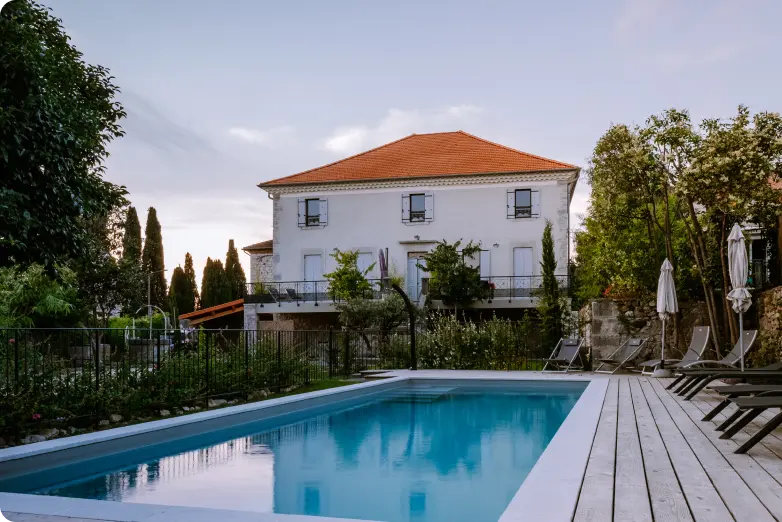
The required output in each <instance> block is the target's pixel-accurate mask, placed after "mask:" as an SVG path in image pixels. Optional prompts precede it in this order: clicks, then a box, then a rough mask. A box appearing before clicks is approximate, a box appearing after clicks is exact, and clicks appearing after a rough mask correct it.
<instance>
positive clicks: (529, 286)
mask: <svg viewBox="0 0 782 522" xmlns="http://www.w3.org/2000/svg"><path fill="white" fill-rule="evenodd" d="M554 277H556V278H557V283H558V284H559V289H560V292H562V294H563V295H569V292H570V276H566V275H558V276H554ZM481 280H482V281H486V283H487V284H488V285H489V291H490V297H489V302H491V300H493V299H508V300H509V301H512V300H513V299H521V298H532V297H538V296H540V295H541V294H542V293H543V276H496V277H495V276H492V277H482V278H481Z"/></svg>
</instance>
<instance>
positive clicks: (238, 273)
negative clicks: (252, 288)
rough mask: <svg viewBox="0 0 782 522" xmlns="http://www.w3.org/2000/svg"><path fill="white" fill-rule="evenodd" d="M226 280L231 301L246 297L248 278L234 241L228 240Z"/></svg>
mask: <svg viewBox="0 0 782 522" xmlns="http://www.w3.org/2000/svg"><path fill="white" fill-rule="evenodd" d="M225 279H226V283H227V284H228V288H229V295H228V300H229V301H233V300H235V299H241V298H242V297H244V294H245V288H246V286H245V285H246V284H247V277H246V276H245V275H244V268H242V263H241V262H240V261H239V252H238V251H237V250H236V247H235V246H234V240H233V239H229V240H228V252H227V253H226V255H225Z"/></svg>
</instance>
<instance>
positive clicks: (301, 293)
mask: <svg viewBox="0 0 782 522" xmlns="http://www.w3.org/2000/svg"><path fill="white" fill-rule="evenodd" d="M368 281H369V285H370V289H369V290H367V291H364V292H362V295H361V297H363V298H364V299H380V297H382V295H383V294H384V292H385V291H386V290H385V285H384V282H383V281H381V280H380V279H368ZM244 301H245V302H246V303H260V304H262V305H264V304H276V305H279V306H282V304H283V303H296V304H301V303H314V304H315V305H316V306H317V304H318V303H321V302H328V303H333V302H337V301H339V298H338V297H337V296H336V295H334V292H332V291H331V288H330V284H329V281H283V282H279V281H270V282H263V283H248V284H247V294H246V295H245V297H244Z"/></svg>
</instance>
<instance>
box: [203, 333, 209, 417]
mask: <svg viewBox="0 0 782 522" xmlns="http://www.w3.org/2000/svg"><path fill="white" fill-rule="evenodd" d="M204 354H205V355H206V408H207V409H209V333H208V332H207V333H206V334H205V335H204Z"/></svg>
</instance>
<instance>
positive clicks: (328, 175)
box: [259, 131, 578, 188]
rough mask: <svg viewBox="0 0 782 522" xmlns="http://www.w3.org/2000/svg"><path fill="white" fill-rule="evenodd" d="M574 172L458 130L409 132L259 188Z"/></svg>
mask: <svg viewBox="0 0 782 522" xmlns="http://www.w3.org/2000/svg"><path fill="white" fill-rule="evenodd" d="M577 168H578V167H576V166H574V165H569V164H567V163H562V162H560V161H554V160H550V159H546V158H541V157H540V156H534V155H532V154H527V153H526V152H521V151H518V150H515V149H511V148H510V147H506V146H504V145H499V144H497V143H493V142H491V141H487V140H484V139H482V138H479V137H477V136H473V135H472V134H467V133H466V132H464V131H456V132H438V133H433V134H411V135H410V136H407V137H405V138H402V139H400V140H397V141H392V142H391V143H387V144H386V145H382V146H380V147H377V148H376V149H372V150H368V151H366V152H362V153H361V154H356V155H355V156H350V157H349V158H345V159H343V160H340V161H337V162H335V163H330V164H328V165H324V166H322V167H318V168H315V169H311V170H307V171H304V172H301V173H299V174H294V175H292V176H286V177H283V178H278V179H273V180H271V181H267V182H265V183H261V184H260V185H259V187H261V188H265V187H274V186H277V185H293V184H297V183H328V182H336V181H365V180H380V179H399V178H429V177H440V176H463V175H469V174H499V173H511V172H514V173H515V172H541V171H556V170H573V169H577Z"/></svg>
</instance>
